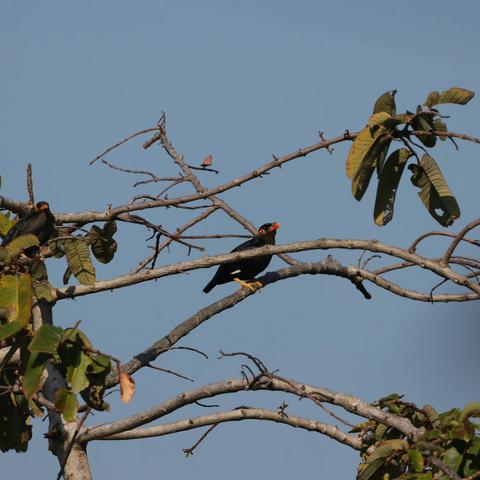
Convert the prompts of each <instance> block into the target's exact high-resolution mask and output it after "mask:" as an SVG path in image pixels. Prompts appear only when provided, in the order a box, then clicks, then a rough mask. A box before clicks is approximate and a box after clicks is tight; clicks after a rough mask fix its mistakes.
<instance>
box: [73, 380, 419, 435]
mask: <svg viewBox="0 0 480 480" xmlns="http://www.w3.org/2000/svg"><path fill="white" fill-rule="evenodd" d="M250 390H270V391H282V392H288V393H291V394H294V395H296V396H298V395H299V392H303V393H304V394H309V395H314V396H316V397H318V399H319V400H321V401H322V402H326V403H331V404H333V405H337V406H340V407H342V408H343V409H345V410H347V411H349V412H351V413H354V414H356V415H359V416H361V417H364V418H369V419H371V420H375V421H377V422H380V423H383V424H385V425H388V426H391V427H394V428H396V429H398V430H400V431H401V432H402V433H404V434H405V435H407V436H416V435H419V434H420V433H421V430H420V429H418V428H415V427H414V426H413V425H412V424H411V423H410V421H409V420H408V419H406V418H402V417H397V416H395V415H392V414H390V413H388V412H385V411H383V410H381V409H379V408H377V407H374V406H372V405H370V404H368V403H365V402H363V401H362V400H360V399H359V398H356V397H353V396H351V395H347V394H344V393H340V392H334V391H332V390H329V389H327V388H322V387H316V386H312V385H308V384H305V383H300V382H297V381H295V380H285V379H280V378H276V377H275V376H272V375H261V376H259V377H258V378H257V379H256V380H255V382H254V383H253V384H252V382H249V381H247V380H245V379H230V380H225V381H223V382H218V383H211V384H209V385H204V386H202V387H200V388H197V389H194V390H190V391H186V392H183V393H181V394H180V395H177V396H176V397H174V398H172V399H170V400H167V401H165V402H163V403H161V404H159V405H156V406H155V407H152V408H150V409H148V410H144V411H142V412H139V413H137V414H135V415H132V416H130V417H126V418H123V419H120V420H117V421H114V422H111V423H106V424H103V425H97V426H94V427H90V428H87V429H86V430H84V432H83V433H82V434H81V435H80V436H79V437H78V441H79V442H80V443H86V442H89V441H92V440H97V439H100V438H104V437H107V436H111V435H115V434H118V433H121V432H125V431H128V430H132V429H134V428H137V427H140V426H142V425H146V424H147V423H150V422H152V421H154V420H157V419H159V418H162V417H164V416H166V415H168V414H170V413H172V412H174V411H176V410H178V409H180V408H182V407H184V406H186V405H190V404H192V403H194V402H196V401H199V400H202V399H205V398H211V397H215V396H217V395H223V394H228V393H235V392H239V391H250Z"/></svg>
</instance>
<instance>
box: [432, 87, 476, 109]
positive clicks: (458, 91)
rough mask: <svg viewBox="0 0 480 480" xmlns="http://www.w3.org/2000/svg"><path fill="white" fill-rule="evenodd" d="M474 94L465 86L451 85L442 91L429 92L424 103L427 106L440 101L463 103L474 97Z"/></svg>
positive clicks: (438, 103) (437, 103) (440, 102)
mask: <svg viewBox="0 0 480 480" xmlns="http://www.w3.org/2000/svg"><path fill="white" fill-rule="evenodd" d="M474 95H475V93H474V92H472V91H471V90H467V89H466V88H460V87H452V88H449V89H448V90H445V91H444V92H442V93H438V92H431V93H430V94H429V95H428V97H427V100H426V101H425V105H426V106H427V107H433V106H434V105H440V104H442V103H456V104H457V105H465V104H467V103H468V102H469V101H470V100H471V99H472V98H473V97H474Z"/></svg>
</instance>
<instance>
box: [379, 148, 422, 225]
mask: <svg viewBox="0 0 480 480" xmlns="http://www.w3.org/2000/svg"><path fill="white" fill-rule="evenodd" d="M411 156H412V153H411V152H410V150H408V148H400V149H399V150H395V151H394V152H392V153H391V154H390V156H389V157H388V159H387V161H386V162H385V165H384V167H383V169H382V173H381V174H380V178H379V179H378V187H377V197H376V199H375V210H374V214H373V217H374V219H375V223H376V224H377V225H386V224H387V223H388V222H389V221H390V220H391V219H392V217H393V209H394V204H395V197H396V195H397V189H398V184H399V182H400V178H401V176H402V173H403V170H404V168H405V165H406V163H407V160H408V159H409V158H410V157H411Z"/></svg>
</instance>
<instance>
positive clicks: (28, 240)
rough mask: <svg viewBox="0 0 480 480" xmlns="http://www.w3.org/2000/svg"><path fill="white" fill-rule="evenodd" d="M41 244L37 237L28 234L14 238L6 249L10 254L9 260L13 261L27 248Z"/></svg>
mask: <svg viewBox="0 0 480 480" xmlns="http://www.w3.org/2000/svg"><path fill="white" fill-rule="evenodd" d="M39 243H40V242H39V240H38V238H37V237H36V236H35V235H32V234H30V233H27V234H26V235H20V236H19V237H17V238H14V239H13V240H12V241H11V242H10V243H9V244H8V245H7V246H6V247H5V249H6V250H7V252H8V256H9V260H13V259H14V258H16V257H18V256H19V255H20V254H21V253H22V252H23V251H24V250H26V249H27V248H31V247H36V246H37V245H38V244H39Z"/></svg>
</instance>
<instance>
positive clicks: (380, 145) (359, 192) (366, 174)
mask: <svg viewBox="0 0 480 480" xmlns="http://www.w3.org/2000/svg"><path fill="white" fill-rule="evenodd" d="M380 128H382V127H380ZM391 141H392V140H391V138H388V137H386V136H381V137H378V138H377V139H376V140H375V143H374V144H373V145H372V147H371V148H370V149H369V151H368V152H367V154H366V155H365V157H364V158H363V159H362V161H361V163H360V165H359V166H358V169H357V171H356V173H355V175H354V177H353V180H352V194H353V196H354V197H355V199H356V200H359V201H360V200H361V199H362V197H363V195H364V194H365V192H366V191H367V188H368V185H369V183H370V180H371V178H372V174H373V172H374V171H375V168H376V167H377V164H378V163H381V162H383V159H384V158H385V155H386V153H387V151H388V147H389V146H390V143H391Z"/></svg>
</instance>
